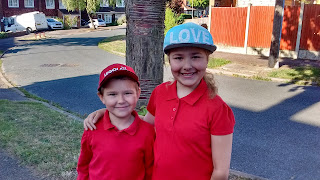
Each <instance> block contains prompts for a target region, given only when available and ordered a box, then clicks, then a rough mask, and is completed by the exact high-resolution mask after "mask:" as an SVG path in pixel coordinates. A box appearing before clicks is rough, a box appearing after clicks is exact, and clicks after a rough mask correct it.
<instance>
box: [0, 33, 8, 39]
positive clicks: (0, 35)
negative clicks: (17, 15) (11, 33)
mask: <svg viewBox="0 0 320 180" xmlns="http://www.w3.org/2000/svg"><path fill="white" fill-rule="evenodd" d="M7 37H8V34H7V33H6V32H0V39H4V38H7Z"/></svg>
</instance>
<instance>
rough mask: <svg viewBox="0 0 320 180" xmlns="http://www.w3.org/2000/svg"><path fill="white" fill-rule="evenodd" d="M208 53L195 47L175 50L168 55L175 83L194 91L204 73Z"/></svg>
mask: <svg viewBox="0 0 320 180" xmlns="http://www.w3.org/2000/svg"><path fill="white" fill-rule="evenodd" d="M208 56H209V55H208V53H207V52H206V51H205V50H203V49H201V48H197V47H180V48H175V49H173V50H171V51H170V53H169V61H170V66H171V72H172V75H173V77H174V78H175V80H177V83H179V84H180V85H182V86H184V87H187V88H191V89H192V90H193V89H195V88H196V87H197V86H198V84H199V83H200V81H201V79H202V78H203V76H204V75H205V73H206V68H207V64H208Z"/></svg>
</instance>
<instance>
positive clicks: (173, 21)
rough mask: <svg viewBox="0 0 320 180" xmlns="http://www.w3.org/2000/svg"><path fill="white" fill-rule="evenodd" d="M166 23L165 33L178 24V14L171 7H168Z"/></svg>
mask: <svg viewBox="0 0 320 180" xmlns="http://www.w3.org/2000/svg"><path fill="white" fill-rule="evenodd" d="M164 25H165V29H164V34H167V32H168V30H169V29H171V28H172V27H174V26H176V25H178V23H177V18H176V15H175V14H174V12H173V11H172V10H171V9H170V8H167V9H166V16H165V20H164Z"/></svg>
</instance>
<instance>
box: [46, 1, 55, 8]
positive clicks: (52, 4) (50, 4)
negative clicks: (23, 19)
mask: <svg viewBox="0 0 320 180" xmlns="http://www.w3.org/2000/svg"><path fill="white" fill-rule="evenodd" d="M46 8H47V9H54V0H46Z"/></svg>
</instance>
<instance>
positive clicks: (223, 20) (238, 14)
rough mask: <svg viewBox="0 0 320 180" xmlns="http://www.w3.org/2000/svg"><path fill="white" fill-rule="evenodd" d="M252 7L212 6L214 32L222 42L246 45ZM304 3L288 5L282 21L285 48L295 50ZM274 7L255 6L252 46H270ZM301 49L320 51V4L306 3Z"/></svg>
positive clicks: (250, 25) (250, 30) (251, 28)
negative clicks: (248, 15)
mask: <svg viewBox="0 0 320 180" xmlns="http://www.w3.org/2000/svg"><path fill="white" fill-rule="evenodd" d="M247 11H248V7H223V8H220V7H214V8H212V16H211V27H210V32H211V34H212V36H213V39H214V42H215V43H216V44H218V45H219V44H220V45H226V46H233V47H244V44H245V36H246V19H247ZM299 15H300V6H286V7H285V9H284V17H283V23H282V35H281V41H280V49H281V50H291V51H294V50H295V48H296V41H297V37H298V36H297V34H298V27H299ZM273 16H274V7H273V6H252V7H251V8H250V17H249V18H250V21H249V31H248V43H247V46H248V47H255V48H270V44H271V37H272V28H273ZM299 49H300V50H308V51H320V5H314V4H312V5H305V6H304V11H303V19H302V28H301V38H300V46H299Z"/></svg>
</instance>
